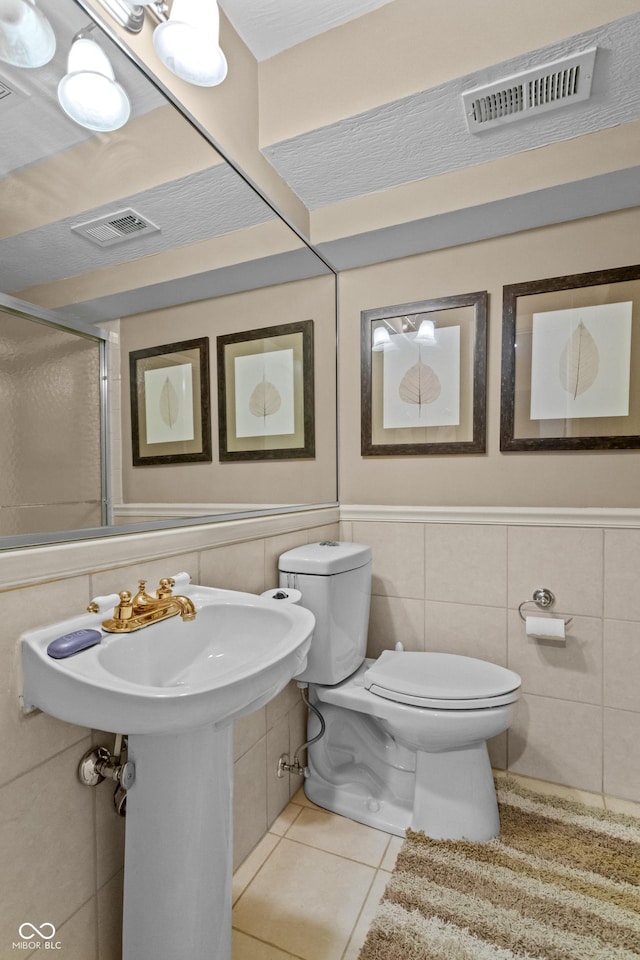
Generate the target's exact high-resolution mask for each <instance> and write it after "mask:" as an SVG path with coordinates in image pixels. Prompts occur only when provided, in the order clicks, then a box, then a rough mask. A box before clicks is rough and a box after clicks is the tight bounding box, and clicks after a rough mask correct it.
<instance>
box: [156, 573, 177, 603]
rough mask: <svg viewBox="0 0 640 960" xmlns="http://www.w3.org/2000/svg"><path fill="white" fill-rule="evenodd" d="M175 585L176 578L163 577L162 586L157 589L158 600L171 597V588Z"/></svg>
mask: <svg viewBox="0 0 640 960" xmlns="http://www.w3.org/2000/svg"><path fill="white" fill-rule="evenodd" d="M173 586H175V580H174V579H173V577H163V578H162V580H161V581H160V586H159V587H158V589H157V590H156V597H157V598H158V600H164V599H165V598H166V597H171V596H172V591H171V588H172V587H173Z"/></svg>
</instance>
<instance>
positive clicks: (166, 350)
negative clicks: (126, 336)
mask: <svg viewBox="0 0 640 960" xmlns="http://www.w3.org/2000/svg"><path fill="white" fill-rule="evenodd" d="M163 378H164V382H163ZM129 383H130V391H131V443H132V454H133V465H134V466H135V467H142V466H158V465H161V464H173V463H210V462H211V459H212V445H211V402H210V388H209V338H208V337H199V338H198V339H195V340H181V341H178V342H177V343H165V344H161V345H159V346H156V347H148V348H146V349H144V350H133V351H131V353H130V354H129ZM152 405H153V413H152V409H151V407H152ZM172 431H174V432H175V434H176V436H175V438H173V437H172V436H171V434H172Z"/></svg>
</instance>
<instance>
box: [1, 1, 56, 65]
mask: <svg viewBox="0 0 640 960" xmlns="http://www.w3.org/2000/svg"><path fill="white" fill-rule="evenodd" d="M55 50H56V38H55V34H54V32H53V28H52V26H51V24H50V23H49V21H48V20H47V18H46V17H45V15H44V14H43V13H42V11H40V10H38V8H37V7H36V5H35V3H33V2H32V0H0V60H4V62H5V63H10V64H11V65H12V66H14V67H42V66H44V65H45V64H46V63H49V61H50V60H51V58H52V57H53V55H54V53H55Z"/></svg>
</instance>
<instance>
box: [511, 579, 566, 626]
mask: <svg viewBox="0 0 640 960" xmlns="http://www.w3.org/2000/svg"><path fill="white" fill-rule="evenodd" d="M555 602H556V597H555V594H554V593H552V591H551V590H549V588H548V587H538V589H537V590H534V591H533V596H532V597H531V600H523V601H522V603H521V604H520V606H519V607H518V614H519V615H520V619H521V620H522V621H523V622H524V623H526V620H527V618H526V616H525V615H524V613H523V612H522V608H523V607H524V605H525V604H527V603H535V605H536V606H537V607H538V608H539V609H540V610H548V609H549V608H550V607H552V606H553V605H554V603H555ZM563 619H564V618H563ZM572 620H573V617H569V618H568V619H564V625H565V627H568V626H569V624H570V623H571V621H572Z"/></svg>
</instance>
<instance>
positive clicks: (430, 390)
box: [398, 359, 442, 407]
mask: <svg viewBox="0 0 640 960" xmlns="http://www.w3.org/2000/svg"><path fill="white" fill-rule="evenodd" d="M441 392H442V384H441V383H440V380H439V379H438V375H437V374H436V372H435V371H434V370H433V368H432V367H430V366H428V364H426V363H423V362H422V359H418V362H417V363H414V365H413V366H412V367H409V369H408V370H407V372H406V373H405V375H404V376H403V378H402V380H401V381H400V384H399V386H398V393H399V394H400V399H401V400H404V402H405V403H412V404H415V405H416V406H418V407H421V406H422V404H423V403H433V402H434V400H437V399H438V397H439V396H440V394H441Z"/></svg>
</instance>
